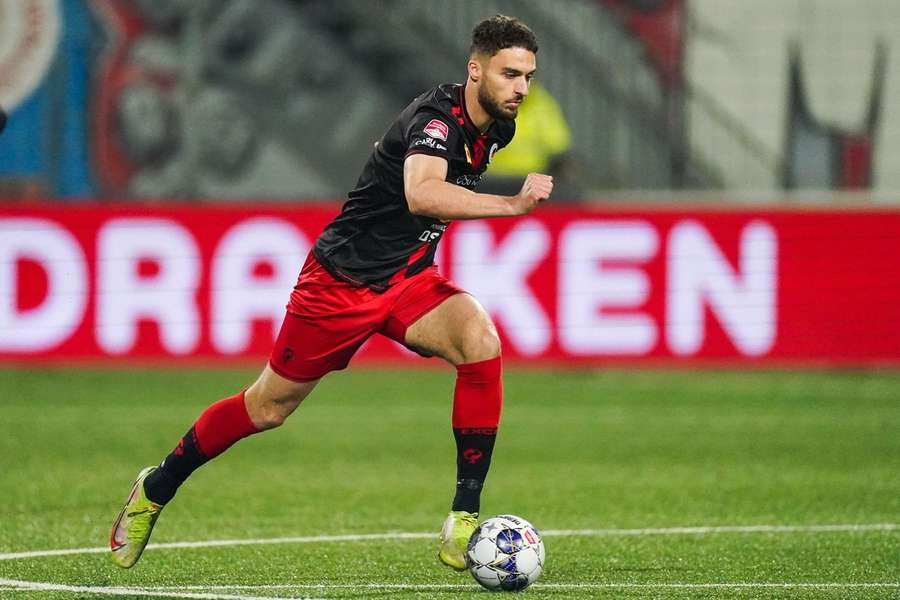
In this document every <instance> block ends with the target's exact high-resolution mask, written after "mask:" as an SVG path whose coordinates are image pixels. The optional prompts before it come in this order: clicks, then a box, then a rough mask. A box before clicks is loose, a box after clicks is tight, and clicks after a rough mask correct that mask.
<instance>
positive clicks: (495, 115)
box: [478, 85, 519, 119]
mask: <svg viewBox="0 0 900 600" xmlns="http://www.w3.org/2000/svg"><path fill="white" fill-rule="evenodd" d="M478 103H479V104H481V108H483V109H484V112H486V113H487V114H488V115H490V117H491V118H492V119H515V118H516V115H518V114H519V108H518V107H516V108H514V109H512V110H510V109H508V108H504V107H503V106H501V104H500V103H499V102H498V101H497V100H496V99H495V98H494V97H493V96H491V94H490V93H489V92H488V90H487V86H484V85H483V86H481V87H480V88H478Z"/></svg>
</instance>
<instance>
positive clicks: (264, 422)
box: [244, 365, 319, 429]
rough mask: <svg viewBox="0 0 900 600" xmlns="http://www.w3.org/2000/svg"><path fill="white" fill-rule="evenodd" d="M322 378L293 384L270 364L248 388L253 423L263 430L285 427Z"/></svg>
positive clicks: (245, 399)
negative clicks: (292, 414) (285, 421)
mask: <svg viewBox="0 0 900 600" xmlns="http://www.w3.org/2000/svg"><path fill="white" fill-rule="evenodd" d="M317 383H319V380H318V379H314V380H312V381H293V380H290V379H287V378H285V377H282V376H281V375H279V374H278V373H276V372H275V371H273V370H272V368H271V367H270V366H269V365H266V368H265V369H263V372H262V373H260V375H259V378H258V379H257V380H256V381H255V382H254V383H253V385H251V386H250V387H249V388H247V392H246V393H245V394H244V402H245V403H246V405H247V412H248V414H249V415H250V419H251V420H252V421H253V424H254V425H256V426H257V427H258V428H260V429H271V428H272V427H277V426H279V425H281V424H282V423H283V422H284V420H285V419H286V418H288V416H290V414H291V413H292V412H294V410H296V408H297V407H298V406H300V403H301V402H303V400H304V399H305V398H306V397H307V396H308V395H309V394H310V392H312V391H313V388H315V387H316V384H317Z"/></svg>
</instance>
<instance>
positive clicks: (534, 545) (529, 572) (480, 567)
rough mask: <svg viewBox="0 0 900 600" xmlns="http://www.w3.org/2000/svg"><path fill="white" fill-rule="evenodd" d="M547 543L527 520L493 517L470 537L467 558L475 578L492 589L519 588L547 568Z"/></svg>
mask: <svg viewBox="0 0 900 600" xmlns="http://www.w3.org/2000/svg"><path fill="white" fill-rule="evenodd" d="M544 556H545V555H544V542H543V541H541V536H540V534H539V533H538V532H537V530H536V529H535V528H534V527H533V526H532V525H531V523H529V522H528V521H526V520H525V519H523V518H521V517H516V516H513V515H499V516H496V517H491V518H490V519H488V520H486V521H485V522H484V523H482V524H481V525H479V526H478V528H477V529H475V531H474V533H472V537H471V538H469V547H468V550H467V552H466V561H467V562H468V564H469V572H470V573H471V574H472V577H474V578H475V581H477V582H478V583H480V584H481V585H483V586H484V587H486V588H487V589H489V590H491V591H500V590H504V591H510V592H512V591H518V590H524V589H525V588H526V587H528V586H529V585H531V584H532V583H534V582H535V581H536V580H537V578H538V577H540V576H541V572H542V571H543V570H544Z"/></svg>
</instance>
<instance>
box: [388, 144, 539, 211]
mask: <svg viewBox="0 0 900 600" xmlns="http://www.w3.org/2000/svg"><path fill="white" fill-rule="evenodd" d="M446 177H447V161H446V159H443V158H440V157H437V156H429V155H427V154H411V155H410V156H408V157H407V158H406V161H404V163H403V191H404V193H405V194H406V202H407V203H408V204H409V211H410V212H411V213H413V214H414V215H421V216H424V217H431V218H434V219H440V220H442V221H452V220H457V219H481V218H485V217H510V216H515V215H524V214H527V213H529V212H531V211H532V210H534V208H535V207H536V206H537V205H538V204H539V203H540V202H542V201H544V200H546V199H547V198H549V197H550V192H551V191H552V190H553V178H552V177H550V176H549V175H541V174H538V173H530V174H529V175H528V177H526V178H525V183H524V184H523V185H522V190H521V191H520V192H519V193H518V194H516V195H515V196H498V195H495V194H477V193H475V192H473V191H470V190H467V189H466V188H464V187H460V186H458V185H454V184H452V183H448V182H447V181H445V179H446Z"/></svg>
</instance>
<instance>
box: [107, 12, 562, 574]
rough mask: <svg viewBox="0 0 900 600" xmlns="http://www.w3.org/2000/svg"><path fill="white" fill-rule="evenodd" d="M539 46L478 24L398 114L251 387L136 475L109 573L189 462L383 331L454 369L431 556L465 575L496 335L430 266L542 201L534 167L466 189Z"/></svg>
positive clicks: (484, 465) (492, 404) (514, 28)
mask: <svg viewBox="0 0 900 600" xmlns="http://www.w3.org/2000/svg"><path fill="white" fill-rule="evenodd" d="M537 51H538V45H537V42H536V40H535V36H534V33H533V32H532V31H531V29H529V28H528V27H527V26H526V25H525V24H523V23H522V22H521V21H519V20H518V19H515V18H512V17H506V16H503V15H497V16H495V17H491V18H488V19H485V20H483V21H482V22H480V23H478V24H477V25H476V27H475V29H474V30H473V35H472V46H471V53H470V56H469V60H468V63H467V77H466V81H465V83H464V84H445V85H441V86H438V87H436V88H434V89H432V90H429V91H427V92H425V93H424V94H422V95H421V96H419V97H418V98H416V99H415V100H414V101H413V102H412V103H411V104H410V105H409V106H407V107H406V108H405V109H404V110H403V112H401V113H400V115H399V117H398V118H397V119H396V120H395V121H394V123H393V124H392V125H391V127H390V128H389V129H388V131H387V133H385V135H384V136H383V137H382V139H381V140H380V141H379V142H378V144H377V145H376V146H375V149H374V150H373V152H372V154H371V156H370V157H369V159H368V162H367V163H366V165H365V167H364V168H363V171H362V174H361V175H360V177H359V180H358V182H357V186H356V189H354V190H353V191H352V192H350V193H349V195H348V201H347V202H346V203H345V204H344V206H343V209H342V211H341V213H340V214H339V215H338V216H337V217H336V218H335V219H334V220H333V221H332V222H331V223H330V224H329V225H328V226H327V227H326V228H325V230H324V231H323V232H322V234H321V235H320V236H319V238H318V239H317V240H316V243H315V244H314V247H313V250H312V251H311V252H310V255H309V257H308V258H307V260H306V263H305V264H304V265H303V268H302V270H301V273H300V276H299V278H298V280H297V284H296V286H295V287H294V290H293V292H292V293H291V297H290V303H289V304H288V307H287V312H286V315H285V318H284V322H283V324H282V326H281V330H280V332H279V334H278V338H277V340H276V342H275V345H274V348H273V350H272V353H271V356H270V358H269V362H268V364H267V365H266V367H265V368H264V370H263V371H262V373H261V374H260V376H259V378H258V379H257V380H256V382H254V383H253V384H252V385H251V386H250V387H249V388H247V389H246V390H244V391H241V392H239V393H237V394H235V395H234V396H231V397H229V398H225V399H223V400H220V401H218V402H216V403H214V404H212V405H211V406H209V407H208V408H207V409H206V410H205V411H204V412H203V413H202V414H201V415H200V416H199V418H198V419H197V420H196V422H194V424H193V425H192V426H191V427H190V429H189V430H188V431H187V433H186V434H185V435H184V437H183V438H182V439H181V440H180V441H179V442H178V444H177V446H176V447H175V449H174V450H172V452H171V453H170V454H169V455H168V456H166V457H165V459H164V460H163V461H162V462H161V463H160V464H159V466H151V467H147V468H145V469H143V470H142V471H141V472H140V473H139V474H138V477H137V480H136V481H135V482H134V485H133V486H132V489H131V492H130V494H129V496H128V498H127V500H126V503H125V506H124V508H123V509H122V511H121V513H120V514H119V516H118V518H117V519H116V521H115V524H114V525H113V528H112V532H111V534H110V547H111V550H112V558H113V561H114V562H115V563H116V564H117V565H119V566H121V567H125V568H128V567H131V566H132V565H134V564H135V563H136V562H137V560H138V559H139V558H140V556H141V553H142V552H143V550H144V547H145V546H146V545H147V542H148V540H149V538H150V533H151V531H152V530H153V526H154V524H155V523H156V520H157V518H158V517H159V515H160V512H161V511H162V510H163V508H164V507H165V506H166V504H167V503H168V502H169V501H171V500H172V498H173V497H174V496H175V493H176V491H177V490H178V487H179V486H180V485H181V484H182V483H184V481H185V480H186V479H187V478H188V477H189V476H190V475H191V473H192V472H193V471H194V470H195V469H197V468H198V467H200V466H201V465H203V464H204V463H206V462H207V461H209V460H210V459H212V458H214V457H216V456H218V455H219V454H221V453H222V452H224V451H225V450H226V449H228V448H229V447H230V446H231V445H232V444H234V443H235V442H237V441H238V440H240V439H241V438H244V437H246V436H249V435H252V434H255V433H258V432H261V431H266V430H268V429H272V428H274V427H278V426H280V425H281V424H282V423H284V421H285V419H287V417H288V416H290V415H291V413H293V412H294V410H295V409H296V408H297V406H299V405H300V403H301V402H302V401H303V400H304V398H306V397H307V396H308V395H309V393H310V392H312V390H313V389H314V388H315V387H316V384H317V383H318V381H319V380H320V379H321V378H322V377H323V376H324V375H326V374H327V373H329V372H331V371H335V370H340V369H343V368H345V367H346V366H347V364H348V363H349V361H350V359H351V357H352V356H353V354H354V353H355V352H356V351H357V350H358V349H359V347H360V346H361V345H362V344H363V343H364V342H365V341H366V340H367V339H368V338H369V337H371V336H372V335H374V334H382V335H385V336H387V337H389V338H392V339H394V340H396V341H398V342H400V343H402V344H404V345H406V346H407V347H409V348H411V349H412V350H414V351H416V352H418V353H419V354H422V355H425V356H439V357H441V358H443V359H445V360H447V361H448V362H449V363H450V364H452V365H454V366H455V367H456V372H457V377H456V387H455V390H454V396H453V412H452V429H453V435H454V437H455V439H456V465H457V480H456V490H455V496H454V498H453V502H452V505H451V511H450V513H449V515H448V516H447V518H446V520H445V521H444V525H443V528H442V530H441V532H440V546H439V551H438V556H439V558H440V560H441V561H442V562H443V563H444V564H446V565H449V566H450V567H452V568H454V569H458V570H463V569H465V568H466V559H465V550H466V544H467V542H468V539H469V537H470V535H471V534H472V531H473V530H474V529H475V527H476V525H477V517H478V511H479V508H480V506H479V505H480V497H481V491H482V487H483V485H484V481H485V478H486V476H487V473H488V469H489V467H490V464H491V455H492V452H493V450H494V441H495V439H496V436H497V427H498V425H499V422H500V412H501V406H502V400H503V386H502V381H501V357H500V341H499V338H498V337H497V331H496V329H495V328H494V324H493V323H492V321H491V318H490V317H489V316H488V314H487V312H486V311H485V310H484V308H482V306H481V305H480V304H479V303H478V301H477V300H475V298H473V297H472V296H471V295H469V294H467V293H466V292H465V291H463V290H462V289H460V288H459V287H457V286H456V285H455V284H454V283H452V282H451V281H449V280H448V279H446V278H445V277H443V276H442V275H440V274H439V273H438V271H437V268H436V266H435V265H434V263H433V259H434V254H435V249H436V247H437V244H438V243H439V241H440V239H441V237H442V235H443V233H444V231H445V230H446V228H447V226H448V224H449V223H450V222H451V221H454V220H457V219H479V218H487V217H509V216H515V215H524V214H527V213H529V212H531V211H532V210H534V209H535V208H536V207H537V206H538V204H540V203H541V202H542V201H544V200H547V199H548V198H549V197H550V193H551V191H552V190H553V180H552V178H551V177H549V176H547V175H542V174H537V173H532V174H529V175H528V176H527V177H526V178H525V181H524V183H523V184H522V188H521V191H519V193H518V194H516V195H515V196H500V195H491V194H479V193H476V192H475V191H474V190H475V187H476V185H477V184H478V181H479V180H480V179H481V176H482V174H483V173H484V172H485V170H486V169H487V167H488V163H489V162H490V160H491V158H492V157H493V155H494V153H495V152H497V151H498V150H500V149H502V148H503V147H504V146H506V145H507V144H508V143H509V142H510V141H511V140H512V138H513V134H514V133H515V118H516V114H517V112H518V109H519V106H520V105H521V103H522V102H523V101H524V100H525V98H526V97H527V96H528V88H529V83H530V81H531V78H532V77H533V75H534V73H535V66H536V54H537Z"/></svg>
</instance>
